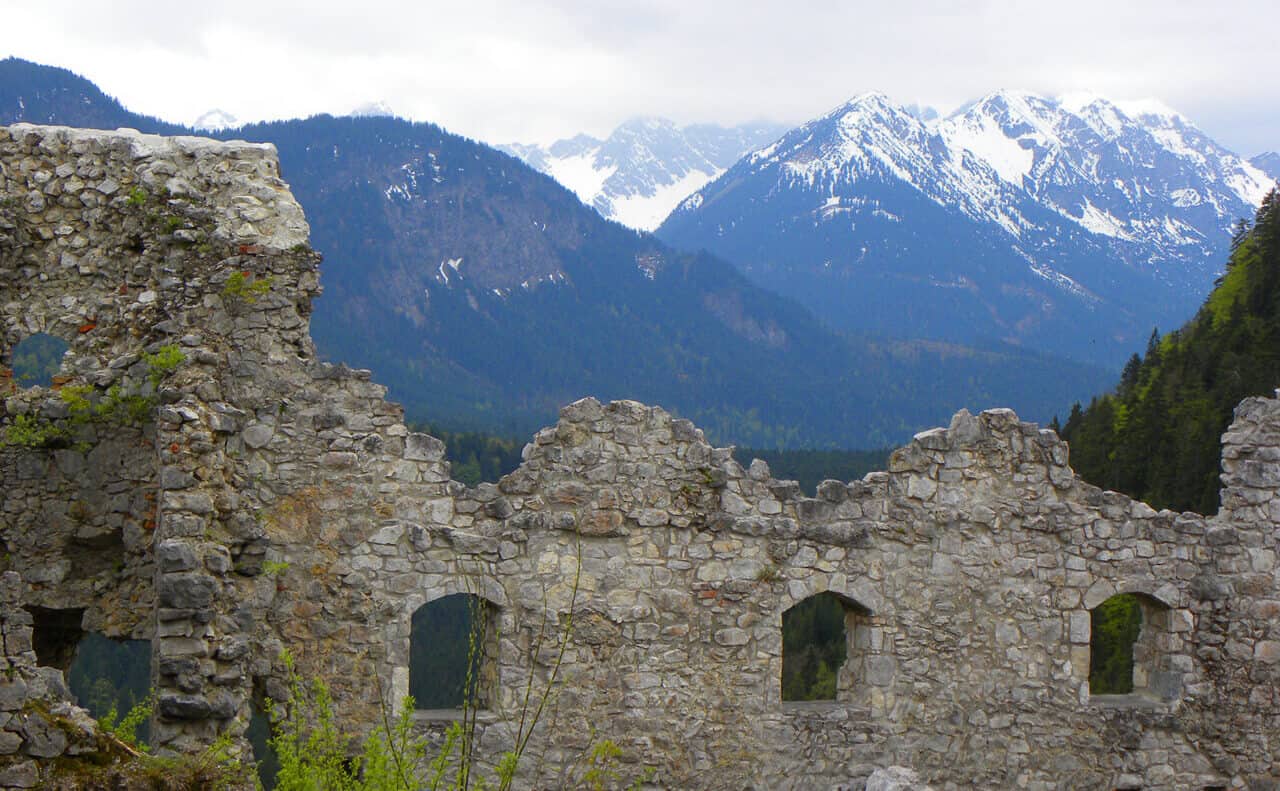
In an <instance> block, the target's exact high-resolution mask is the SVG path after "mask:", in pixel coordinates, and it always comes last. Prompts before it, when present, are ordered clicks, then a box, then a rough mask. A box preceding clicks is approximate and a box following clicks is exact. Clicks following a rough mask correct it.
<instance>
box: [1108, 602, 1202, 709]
mask: <svg viewBox="0 0 1280 791" xmlns="http://www.w3.org/2000/svg"><path fill="white" fill-rule="evenodd" d="M1172 618H1173V611H1172V610H1171V609H1169V607H1167V606H1166V605H1164V604H1162V603H1161V602H1159V601H1157V600H1155V599H1153V598H1151V597H1149V596H1145V595H1142V594H1138V593H1121V594H1117V595H1115V596H1112V597H1111V598H1109V599H1107V600H1106V601H1104V602H1102V603H1101V604H1099V605H1098V606H1097V607H1094V608H1093V609H1092V610H1090V612H1089V628H1090V633H1089V693H1090V694H1091V695H1131V694H1137V695H1145V696H1150V697H1155V698H1159V699H1161V700H1173V699H1175V698H1177V697H1178V695H1179V694H1180V692H1181V686H1182V676H1181V673H1179V672H1177V671H1175V670H1174V663H1173V662H1172V661H1171V656H1172V654H1173V653H1174V650H1175V649H1176V647H1177V646H1176V645H1175V643H1177V642H1179V641H1178V640H1177V639H1176V637H1175V636H1174V635H1173V633H1172V630H1171V623H1172Z"/></svg>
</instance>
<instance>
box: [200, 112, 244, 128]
mask: <svg viewBox="0 0 1280 791" xmlns="http://www.w3.org/2000/svg"><path fill="white" fill-rule="evenodd" d="M239 126H241V123H240V119H238V118H236V117H235V116H234V115H232V114H231V113H229V112H227V111H226V110H221V109H218V108H214V109H212V110H209V111H208V112H206V113H203V114H202V115H201V116H200V117H199V118H197V119H196V120H195V121H193V122H192V123H191V128H192V129H196V130H199V131H201V132H219V131H221V130H223V129H235V128H237V127H239Z"/></svg>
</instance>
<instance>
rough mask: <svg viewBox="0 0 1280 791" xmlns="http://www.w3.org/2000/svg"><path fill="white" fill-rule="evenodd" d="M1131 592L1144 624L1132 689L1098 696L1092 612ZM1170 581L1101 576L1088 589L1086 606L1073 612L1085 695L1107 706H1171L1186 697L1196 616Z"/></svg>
mask: <svg viewBox="0 0 1280 791" xmlns="http://www.w3.org/2000/svg"><path fill="white" fill-rule="evenodd" d="M1120 595H1132V596H1135V597H1136V598H1137V600H1138V603H1139V606H1141V608H1142V628H1141V630H1140V631H1139V632H1138V638H1137V640H1136V641H1135V642H1134V647H1133V651H1134V657H1133V691H1132V692H1129V693H1119V694H1100V695H1095V694H1093V693H1091V692H1090V691H1089V669H1090V664H1091V660H1092V656H1093V623H1092V614H1093V611H1094V610H1095V609H1096V608H1097V607H1099V606H1100V605H1101V604H1103V603H1104V602H1106V601H1108V600H1110V599H1111V598H1113V597H1115V596H1120ZM1181 598H1182V597H1181V595H1180V593H1179V591H1178V589H1177V588H1176V587H1175V586H1174V585H1172V584H1171V583H1166V584H1163V585H1157V584H1155V583H1154V582H1153V581H1151V580H1122V581H1117V582H1113V581H1110V580H1099V581H1098V582H1096V583H1094V584H1093V586H1091V587H1090V588H1089V590H1088V591H1087V592H1086V593H1085V595H1084V598H1083V600H1082V601H1081V608H1082V609H1079V610H1075V611H1073V612H1072V613H1071V628H1070V640H1071V642H1072V653H1073V662H1072V664H1073V668H1074V670H1075V672H1076V675H1077V677H1078V678H1079V679H1080V683H1081V690H1082V692H1081V694H1082V696H1083V698H1084V699H1086V700H1088V702H1089V703H1091V704H1093V705H1100V706H1106V707H1135V708H1136V707H1146V706H1153V705H1155V706H1167V705H1173V704H1175V703H1177V702H1178V701H1179V700H1181V698H1182V694H1183V691H1184V690H1185V689H1186V686H1187V678H1186V677H1187V675H1188V673H1190V672H1191V669H1192V661H1191V659H1190V656H1189V655H1188V654H1187V653H1186V652H1185V649H1186V642H1185V640H1184V638H1183V635H1184V634H1186V633H1189V632H1190V631H1191V627H1192V623H1193V616H1192V614H1191V611H1190V610H1188V609H1186V608H1185V607H1181V606H1179V605H1180V604H1181Z"/></svg>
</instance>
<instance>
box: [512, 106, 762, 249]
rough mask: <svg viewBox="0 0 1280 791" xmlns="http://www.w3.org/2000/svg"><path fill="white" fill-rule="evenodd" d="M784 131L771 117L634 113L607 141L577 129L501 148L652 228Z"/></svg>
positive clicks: (625, 219) (609, 211)
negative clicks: (741, 120)
mask: <svg viewBox="0 0 1280 791" xmlns="http://www.w3.org/2000/svg"><path fill="white" fill-rule="evenodd" d="M783 131H785V127H783V126H781V125H777V124H769V123H755V124H743V125H741V126H735V127H722V126H716V125H714V124H700V125H693V126H686V127H677V126H676V125H675V124H674V123H672V122H671V121H668V120H665V119H661V118H639V119H635V120H632V121H628V122H626V123H624V124H622V125H621V126H619V127H618V128H617V129H615V130H614V131H613V133H612V134H610V135H609V137H608V138H606V139H604V140H599V139H597V138H594V137H590V136H588V135H578V136H576V137H571V138H567V139H564V140H558V141H556V142H555V143H552V144H551V145H550V146H546V147H543V146H537V145H524V144H520V143H513V144H510V145H506V146H499V148H500V149H502V150H504V151H506V152H507V153H509V154H512V155H514V156H516V157H519V158H520V159H522V160H524V161H525V162H526V163H527V164H529V165H531V166H533V167H534V168H537V169H538V170H541V171H542V172H543V173H546V174H547V175H549V176H551V177H552V178H554V179H555V180H557V181H559V182H560V183H561V184H563V185H564V186H566V187H568V188H569V189H570V190H572V191H573V192H574V193H575V194H576V195H577V196H578V197H579V198H580V199H581V200H582V202H583V203H585V204H587V205H588V206H592V207H594V208H595V209H596V211H598V212H600V214H601V215H603V216H605V217H608V218H609V219H612V220H616V221H618V222H620V223H622V224H623V225H627V226H630V227H632V228H637V229H640V230H646V231H650V230H653V229H654V228H656V227H658V225H659V224H660V223H661V222H662V220H663V219H664V218H665V217H666V216H667V215H668V214H670V213H671V210H672V209H674V208H675V207H676V205H677V204H678V203H679V202H680V201H681V200H682V199H684V198H685V197H686V196H688V195H689V194H690V193H692V192H693V191H694V190H696V189H698V188H699V187H701V186H703V185H704V184H706V183H707V182H708V181H710V180H711V179H713V178H715V177H716V176H718V175H720V174H721V173H723V172H724V169H725V168H726V167H728V166H729V165H731V164H733V163H734V162H736V161H737V160H738V158H739V157H741V156H742V155H743V154H745V153H746V152H748V151H751V150H753V149H755V148H758V147H759V146H762V145H765V144H766V143H768V142H770V141H771V140H773V139H774V138H776V137H777V136H778V135H780V134H782V132H783Z"/></svg>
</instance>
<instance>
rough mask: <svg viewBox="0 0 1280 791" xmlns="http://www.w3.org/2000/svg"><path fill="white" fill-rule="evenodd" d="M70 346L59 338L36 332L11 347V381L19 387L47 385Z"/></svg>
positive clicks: (59, 366) (49, 383)
mask: <svg viewBox="0 0 1280 791" xmlns="http://www.w3.org/2000/svg"><path fill="white" fill-rule="evenodd" d="M69 348H70V347H69V346H68V345H67V342H66V341H64V340H62V339H61V338H56V337H54V336H52V335H49V334H47V333H43V332H37V333H36V334H34V335H30V336H28V337H26V338H23V339H22V340H21V341H19V342H18V345H17V346H15V347H13V359H12V368H13V381H14V382H16V383H17V384H18V386H19V387H37V386H39V387H49V386H51V385H52V384H53V377H54V376H55V375H56V374H57V373H58V371H59V370H60V369H61V368H62V356H63V355H64V354H66V353H67V349H69Z"/></svg>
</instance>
